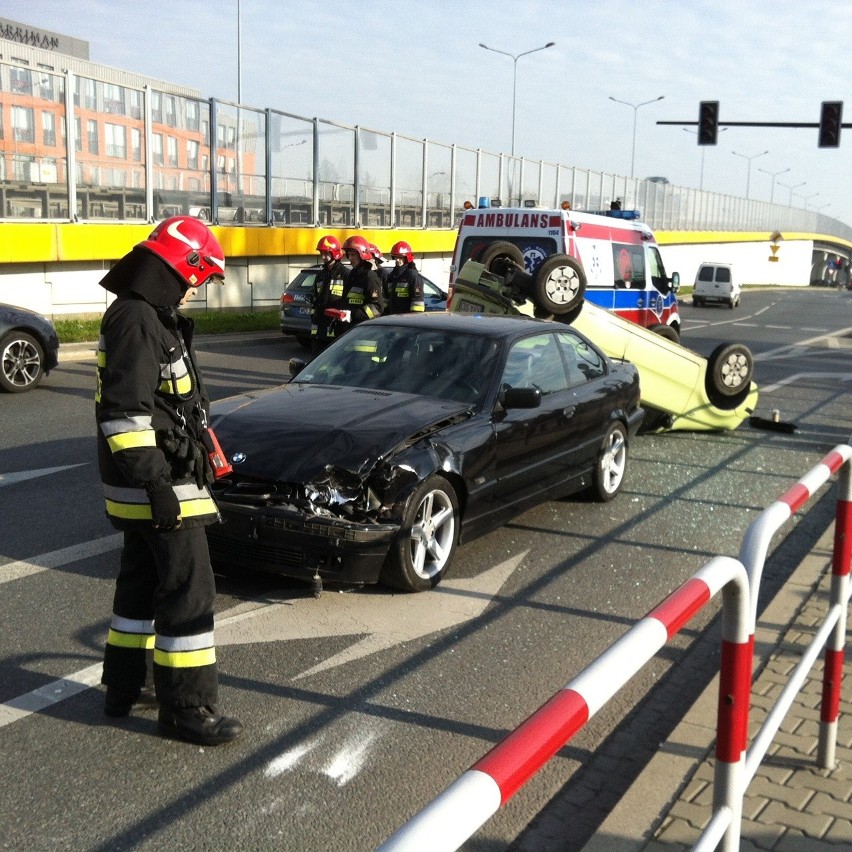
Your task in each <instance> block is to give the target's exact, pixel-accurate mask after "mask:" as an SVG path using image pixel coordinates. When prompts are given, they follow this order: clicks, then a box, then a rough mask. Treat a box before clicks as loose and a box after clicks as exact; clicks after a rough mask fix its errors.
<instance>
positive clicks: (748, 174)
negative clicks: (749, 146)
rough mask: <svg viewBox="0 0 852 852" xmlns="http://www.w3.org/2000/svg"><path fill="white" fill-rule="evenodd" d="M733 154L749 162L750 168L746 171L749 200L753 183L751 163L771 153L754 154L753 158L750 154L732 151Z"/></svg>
mask: <svg viewBox="0 0 852 852" xmlns="http://www.w3.org/2000/svg"><path fill="white" fill-rule="evenodd" d="M731 153H732V154H733V155H734V156H735V157H742V158H743V159H744V160H748V168H747V169H746V198H748V197H749V194H748V190H749V184H750V183H751V161H752V160H756V159H757V158H758V157H762V156H764V154H768V153H769V151H761V152H760V153H759V154H752V155H751V156H748V154H738V153H737V152H736V151H731Z"/></svg>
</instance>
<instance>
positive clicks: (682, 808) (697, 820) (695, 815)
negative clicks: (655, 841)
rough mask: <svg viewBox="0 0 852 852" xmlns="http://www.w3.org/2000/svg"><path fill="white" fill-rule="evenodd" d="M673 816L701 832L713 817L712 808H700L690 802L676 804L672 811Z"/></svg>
mask: <svg viewBox="0 0 852 852" xmlns="http://www.w3.org/2000/svg"><path fill="white" fill-rule="evenodd" d="M671 815H672V817H673V818H675V819H677V820H682V821H686V822H688V823H689V824H690V825H691V826H692V827H693V828H697V829H698V830H699V831H701V830H702V829H703V828H704V826H705V825H707V823H708V822H710V817H711V816H713V814H712V812H711V810H710V808H705V807H700V806H698V805H693V804H690V803H689V802H682V801H680V802H676V803H675V804H674V806H673V807H672V809H671Z"/></svg>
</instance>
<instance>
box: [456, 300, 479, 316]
mask: <svg viewBox="0 0 852 852" xmlns="http://www.w3.org/2000/svg"><path fill="white" fill-rule="evenodd" d="M458 309H459V312H460V313H465V314H483V313H485V305H477V304H476V302H469V301H468V300H467V299H459V304H458Z"/></svg>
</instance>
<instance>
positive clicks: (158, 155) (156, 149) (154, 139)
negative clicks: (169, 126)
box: [151, 133, 163, 166]
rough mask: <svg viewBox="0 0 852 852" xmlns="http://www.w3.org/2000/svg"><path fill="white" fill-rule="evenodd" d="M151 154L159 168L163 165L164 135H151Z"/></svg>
mask: <svg viewBox="0 0 852 852" xmlns="http://www.w3.org/2000/svg"><path fill="white" fill-rule="evenodd" d="M151 153H152V156H153V159H154V162H155V163H156V164H157V165H158V166H162V165H163V134H162V133H152V134H151Z"/></svg>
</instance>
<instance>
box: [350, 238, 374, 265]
mask: <svg viewBox="0 0 852 852" xmlns="http://www.w3.org/2000/svg"><path fill="white" fill-rule="evenodd" d="M343 251H357V252H358V257H360V258H361V260H372V259H373V253H372V252H371V251H370V244H369V243H368V242H367V241H366V240H365V239H364V238H363V237H349V239H348V240H347V241H346V242H345V243H344V244H343Z"/></svg>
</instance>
